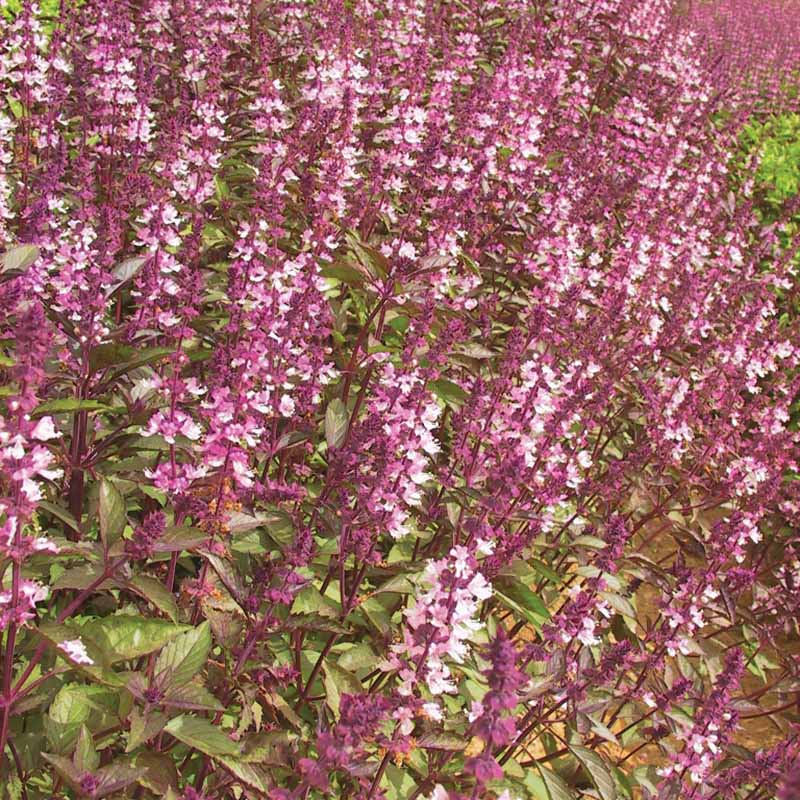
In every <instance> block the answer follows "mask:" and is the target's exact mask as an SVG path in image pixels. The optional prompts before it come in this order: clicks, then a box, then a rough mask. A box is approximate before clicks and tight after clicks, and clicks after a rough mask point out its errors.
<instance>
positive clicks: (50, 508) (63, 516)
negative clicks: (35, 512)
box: [39, 500, 80, 531]
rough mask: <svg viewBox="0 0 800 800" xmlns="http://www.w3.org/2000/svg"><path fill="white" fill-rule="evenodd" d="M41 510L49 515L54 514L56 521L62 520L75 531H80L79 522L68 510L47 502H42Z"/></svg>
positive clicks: (40, 504) (40, 502)
mask: <svg viewBox="0 0 800 800" xmlns="http://www.w3.org/2000/svg"><path fill="white" fill-rule="evenodd" d="M39 508H41V509H44V510H45V511H46V512H47V513H48V514H52V515H53V516H54V517H55V518H56V519H60V520H61V521H62V522H63V523H64V524H65V525H67V526H68V527H69V528H71V529H72V530H73V531H80V526H79V525H78V521H77V520H76V519H75V517H73V516H72V514H70V513H69V511H67V509H66V508H62V507H61V506H58V505H56V504H55V503H50V502H49V501H47V500H40V501H39Z"/></svg>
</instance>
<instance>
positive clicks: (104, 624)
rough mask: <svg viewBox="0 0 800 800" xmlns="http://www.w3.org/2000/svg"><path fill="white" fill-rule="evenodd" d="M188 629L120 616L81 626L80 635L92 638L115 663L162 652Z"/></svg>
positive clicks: (125, 615)
mask: <svg viewBox="0 0 800 800" xmlns="http://www.w3.org/2000/svg"><path fill="white" fill-rule="evenodd" d="M186 628H187V626H186V625H175V624H174V623H173V622H167V621H166V620H161V619H147V618H145V617H139V616H133V615H132V614H119V615H114V616H110V617H102V618H99V619H93V620H91V621H90V622H87V623H86V624H85V625H83V626H81V628H80V632H81V634H82V635H84V634H85V635H86V636H88V637H89V638H90V639H92V641H94V642H95V644H97V645H98V646H99V647H100V648H101V649H102V650H103V651H104V652H105V654H106V658H107V659H108V660H109V662H110V663H112V664H113V663H115V662H117V661H128V660H130V659H132V658H139V656H145V655H147V654H148V653H153V652H155V651H156V650H160V649H161V648H162V647H164V645H165V644H167V643H168V642H170V641H171V640H173V639H175V638H176V637H178V636H179V635H180V634H181V633H182V632H183V631H185V630H186Z"/></svg>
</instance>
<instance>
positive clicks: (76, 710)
mask: <svg viewBox="0 0 800 800" xmlns="http://www.w3.org/2000/svg"><path fill="white" fill-rule="evenodd" d="M115 697H117V695H116V693H112V692H110V691H109V690H107V689H104V688H102V687H99V686H86V685H83V684H78V683H69V684H67V685H66V686H62V687H61V689H59V691H58V693H57V694H56V696H55V697H54V698H53V702H52V703H51V704H50V708H49V709H48V712H47V716H46V717H45V718H44V727H45V731H46V733H47V739H48V741H49V742H50V744H51V746H52V747H53V749H54V750H56V751H57V752H58V753H61V754H63V753H66V752H68V751H69V750H71V748H72V747H73V745H74V744H75V742H76V741H77V739H78V734H79V732H80V729H81V726H82V725H84V724H85V723H88V722H89V719H90V717H94V718H95V722H96V721H97V718H98V717H99V718H102V717H103V716H104V715H106V714H107V713H108V712H109V710H110V709H109V708H108V707H107V705H106V704H107V703H111V702H112V701H113V698H115Z"/></svg>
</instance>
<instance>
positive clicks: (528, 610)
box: [495, 578, 550, 628]
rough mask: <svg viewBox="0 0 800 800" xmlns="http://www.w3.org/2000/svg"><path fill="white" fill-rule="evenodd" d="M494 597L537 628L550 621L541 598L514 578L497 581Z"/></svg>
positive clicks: (548, 613)
mask: <svg viewBox="0 0 800 800" xmlns="http://www.w3.org/2000/svg"><path fill="white" fill-rule="evenodd" d="M495 596H496V597H497V598H498V599H499V600H500V601H501V602H503V603H504V604H505V605H507V606H508V607H509V608H511V609H513V610H514V611H516V612H517V613H519V614H522V616H523V617H525V619H526V620H527V621H528V622H530V623H531V624H532V625H534V626H535V627H537V628H540V627H541V626H542V624H544V623H545V622H547V621H548V620H549V619H550V612H549V611H548V610H547V606H546V605H545V604H544V603H543V602H542V600H541V598H540V597H539V596H538V595H537V594H534V592H532V591H531V590H530V589H529V588H528V587H527V586H526V585H525V584H524V583H522V582H521V581H519V580H516V579H515V578H503V579H502V580H500V581H498V584H497V586H496V587H495Z"/></svg>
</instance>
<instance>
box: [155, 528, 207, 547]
mask: <svg viewBox="0 0 800 800" xmlns="http://www.w3.org/2000/svg"><path fill="white" fill-rule="evenodd" d="M207 541H208V534H207V533H205V532H204V531H201V530H200V528H188V527H185V526H175V525H170V526H169V527H168V528H167V529H166V530H165V531H164V533H163V535H162V536H161V538H160V539H159V540H158V541H157V542H156V545H155V548H154V549H155V551H156V553H181V552H183V551H184V550H196V549H197V548H198V547H200V545H203V544H205V543H206V542H207Z"/></svg>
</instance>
